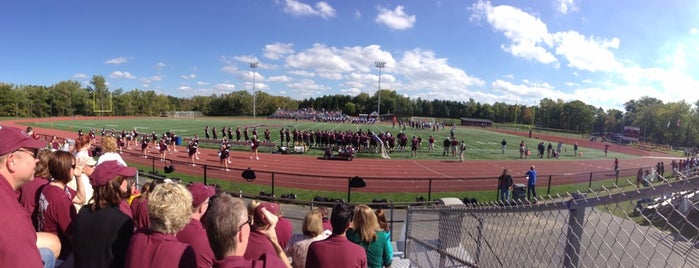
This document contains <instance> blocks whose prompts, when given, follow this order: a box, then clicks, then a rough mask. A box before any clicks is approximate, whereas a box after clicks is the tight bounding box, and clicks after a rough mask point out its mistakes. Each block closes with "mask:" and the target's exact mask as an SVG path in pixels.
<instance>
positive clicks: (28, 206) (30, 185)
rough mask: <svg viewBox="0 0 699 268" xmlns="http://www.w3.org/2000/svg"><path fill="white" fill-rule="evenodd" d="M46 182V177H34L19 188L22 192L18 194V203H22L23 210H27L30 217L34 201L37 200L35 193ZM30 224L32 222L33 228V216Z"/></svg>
mask: <svg viewBox="0 0 699 268" xmlns="http://www.w3.org/2000/svg"><path fill="white" fill-rule="evenodd" d="M47 183H49V181H48V180H47V179H44V178H42V177H35V178H34V179H33V180H32V181H30V182H27V183H25V184H24V185H22V187H21V188H20V189H21V190H22V194H21V195H20V196H19V203H20V204H22V206H23V207H24V209H25V210H27V213H29V216H30V217H31V216H32V215H34V209H35V208H36V202H37V201H39V196H38V195H37V194H38V191H39V188H41V186H43V185H46V184H47ZM32 224H34V225H35V226H34V228H36V224H37V222H36V219H35V218H32Z"/></svg>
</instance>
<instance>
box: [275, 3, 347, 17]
mask: <svg viewBox="0 0 699 268" xmlns="http://www.w3.org/2000/svg"><path fill="white" fill-rule="evenodd" d="M283 4H284V12H286V13H288V14H291V15H293V16H296V17H303V16H318V17H321V18H324V19H327V18H332V17H335V9H334V8H333V7H332V6H331V5H330V4H328V3H327V2H324V1H321V2H318V3H316V5H315V8H313V7H312V6H311V5H309V4H306V3H301V2H299V1H296V0H284V3H283Z"/></svg>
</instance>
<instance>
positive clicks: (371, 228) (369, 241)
mask: <svg viewBox="0 0 699 268" xmlns="http://www.w3.org/2000/svg"><path fill="white" fill-rule="evenodd" d="M386 235H387V234H386V232H384V231H383V230H381V228H379V221H378V220H377V219H376V214H375V213H374V210H372V209H371V208H370V207H368V206H367V205H359V206H357V207H356V208H355V209H354V217H353V218H352V228H350V229H349V230H347V239H349V240H350V241H352V242H354V243H355V244H358V245H360V246H362V247H363V248H364V250H365V251H366V259H367V267H373V268H381V267H388V266H391V261H392V258H393V256H391V255H390V254H389V253H390V252H392V251H393V250H392V249H391V244H390V243H388V238H386Z"/></svg>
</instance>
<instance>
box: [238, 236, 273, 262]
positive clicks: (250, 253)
mask: <svg viewBox="0 0 699 268" xmlns="http://www.w3.org/2000/svg"><path fill="white" fill-rule="evenodd" d="M264 254H267V255H268V258H272V256H274V257H275V258H278V257H277V251H276V250H275V249H274V245H272V242H270V241H269V239H268V238H267V236H266V235H265V234H263V233H261V232H259V231H257V230H250V237H249V239H248V248H247V249H246V250H245V254H244V255H243V257H245V258H246V259H248V260H257V259H259V258H260V256H262V255H264Z"/></svg>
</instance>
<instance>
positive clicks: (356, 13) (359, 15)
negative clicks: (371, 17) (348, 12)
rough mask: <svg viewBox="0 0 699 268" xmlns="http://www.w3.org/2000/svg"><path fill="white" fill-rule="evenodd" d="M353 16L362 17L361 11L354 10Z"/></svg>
mask: <svg viewBox="0 0 699 268" xmlns="http://www.w3.org/2000/svg"><path fill="white" fill-rule="evenodd" d="M354 18H355V19H361V18H362V12H359V10H355V11H354Z"/></svg>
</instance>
